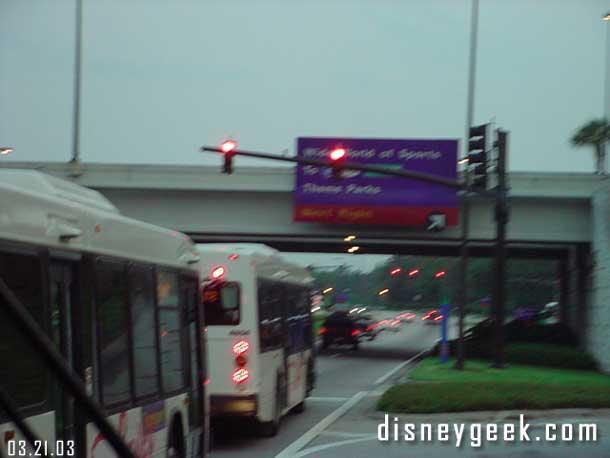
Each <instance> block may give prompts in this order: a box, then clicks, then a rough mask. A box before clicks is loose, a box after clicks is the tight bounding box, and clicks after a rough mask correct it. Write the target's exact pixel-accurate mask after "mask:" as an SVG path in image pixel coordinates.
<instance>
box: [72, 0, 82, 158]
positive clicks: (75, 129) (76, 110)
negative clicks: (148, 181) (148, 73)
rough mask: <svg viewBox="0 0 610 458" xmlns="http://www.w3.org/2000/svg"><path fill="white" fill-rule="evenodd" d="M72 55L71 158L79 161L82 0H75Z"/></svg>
mask: <svg viewBox="0 0 610 458" xmlns="http://www.w3.org/2000/svg"><path fill="white" fill-rule="evenodd" d="M75 29H76V36H75V40H76V41H75V43H74V45H75V46H74V49H75V51H74V52H75V55H74V97H73V106H72V159H70V162H73V163H75V164H77V163H78V162H80V95H81V83H80V80H81V50H82V44H81V43H82V35H83V0H76V18H75Z"/></svg>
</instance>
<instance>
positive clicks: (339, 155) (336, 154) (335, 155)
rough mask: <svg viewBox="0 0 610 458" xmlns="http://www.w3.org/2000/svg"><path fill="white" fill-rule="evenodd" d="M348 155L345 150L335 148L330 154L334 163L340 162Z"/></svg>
mask: <svg viewBox="0 0 610 458" xmlns="http://www.w3.org/2000/svg"><path fill="white" fill-rule="evenodd" d="M346 154H347V153H346V151H345V148H335V149H334V150H332V151H331V152H330V159H331V160H332V161H339V160H341V159H343V158H344V157H345V155H346Z"/></svg>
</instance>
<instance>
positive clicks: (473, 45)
mask: <svg viewBox="0 0 610 458" xmlns="http://www.w3.org/2000/svg"><path fill="white" fill-rule="evenodd" d="M478 31H479V0H472V11H471V18H470V55H469V62H468V99H467V104H466V140H465V141H464V152H465V154H464V157H465V156H466V154H467V151H468V139H469V137H470V135H469V134H470V128H471V127H472V125H473V123H474V95H475V93H474V91H475V82H476V67H477V38H478V37H477V35H478ZM467 180H468V168H466V172H465V181H467ZM461 208H462V212H461V213H462V215H461V219H462V237H461V244H460V288H459V292H458V298H457V299H458V342H457V352H456V353H457V354H456V363H455V368H456V369H458V370H462V369H464V313H465V308H466V302H467V301H468V232H469V230H470V203H469V201H468V196H467V195H466V193H464V194H463V195H462V206H461Z"/></svg>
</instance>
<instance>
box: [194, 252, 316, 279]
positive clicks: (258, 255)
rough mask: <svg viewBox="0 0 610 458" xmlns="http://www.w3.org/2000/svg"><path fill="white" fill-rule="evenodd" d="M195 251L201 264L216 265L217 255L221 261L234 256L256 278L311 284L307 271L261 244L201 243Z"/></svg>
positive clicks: (310, 277)
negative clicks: (244, 264) (250, 270)
mask: <svg viewBox="0 0 610 458" xmlns="http://www.w3.org/2000/svg"><path fill="white" fill-rule="evenodd" d="M197 250H198V251H199V253H200V254H201V263H203V264H206V263H208V262H211V263H216V262H217V259H215V257H217V255H219V254H221V255H222V256H223V259H227V258H226V257H225V256H230V255H232V254H236V255H239V257H240V258H242V260H245V261H246V262H247V264H248V265H250V266H252V269H253V270H254V272H255V273H256V275H257V276H258V277H263V278H268V279H274V280H279V281H286V282H290V283H298V284H303V285H308V284H311V283H312V282H313V277H312V276H311V274H310V273H309V271H308V270H307V269H305V268H304V267H301V266H298V265H296V264H292V263H290V262H288V261H286V260H285V259H283V258H282V254H281V253H280V252H279V251H278V250H276V249H274V248H271V247H270V246H267V245H264V244H262V243H203V244H197ZM251 261H254V262H251ZM204 270H205V269H204Z"/></svg>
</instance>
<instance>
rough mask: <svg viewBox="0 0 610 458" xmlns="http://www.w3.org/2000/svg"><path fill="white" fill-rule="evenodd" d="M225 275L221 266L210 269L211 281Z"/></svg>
mask: <svg viewBox="0 0 610 458" xmlns="http://www.w3.org/2000/svg"><path fill="white" fill-rule="evenodd" d="M224 274H225V268H224V267H222V266H216V267H214V268H213V269H212V273H211V275H212V279H213V280H218V279H219V278H221V277H222V276H223V275H224Z"/></svg>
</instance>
